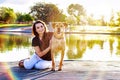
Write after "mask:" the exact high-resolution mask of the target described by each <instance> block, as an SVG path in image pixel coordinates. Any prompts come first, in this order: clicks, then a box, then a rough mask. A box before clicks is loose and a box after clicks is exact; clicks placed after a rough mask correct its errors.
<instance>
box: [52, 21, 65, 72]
mask: <svg viewBox="0 0 120 80" xmlns="http://www.w3.org/2000/svg"><path fill="white" fill-rule="evenodd" d="M52 27H53V29H54V32H53V36H52V39H51V43H52V45H51V57H52V69H51V70H52V71H55V60H54V59H55V53H57V52H61V58H60V63H59V68H58V71H61V70H62V64H63V58H64V52H65V33H64V32H65V28H66V27H67V23H63V22H54V23H52Z"/></svg>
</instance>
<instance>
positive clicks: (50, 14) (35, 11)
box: [30, 2, 65, 23]
mask: <svg viewBox="0 0 120 80" xmlns="http://www.w3.org/2000/svg"><path fill="white" fill-rule="evenodd" d="M30 14H31V15H33V17H34V18H35V19H36V20H37V19H40V20H43V21H44V22H46V23H48V22H55V21H65V15H64V14H62V11H61V10H59V9H58V7H57V6H56V5H54V4H48V3H41V2H39V3H36V4H35V5H34V6H32V7H31V12H30Z"/></svg>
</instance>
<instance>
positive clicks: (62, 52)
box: [58, 50, 64, 71]
mask: <svg viewBox="0 0 120 80" xmlns="http://www.w3.org/2000/svg"><path fill="white" fill-rule="evenodd" d="M63 58H64V50H62V51H61V60H60V63H59V68H58V71H61V70H62V65H63Z"/></svg>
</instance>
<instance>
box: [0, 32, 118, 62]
mask: <svg viewBox="0 0 120 80" xmlns="http://www.w3.org/2000/svg"><path fill="white" fill-rule="evenodd" d="M31 39H32V35H31V34H30V33H29V34H27V33H25V34H22V33H7V34H6V33H0V61H18V60H20V59H24V58H27V57H30V55H31V54H32V53H33V52H34V50H33V49H32V47H31ZM119 44H120V36H119V35H102V34H101V35H100V34H66V53H65V58H64V59H65V60H98V61H110V60H120V45H119ZM56 57H57V58H59V55H58V54H57V55H56Z"/></svg>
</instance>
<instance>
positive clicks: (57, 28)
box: [52, 22, 67, 34]
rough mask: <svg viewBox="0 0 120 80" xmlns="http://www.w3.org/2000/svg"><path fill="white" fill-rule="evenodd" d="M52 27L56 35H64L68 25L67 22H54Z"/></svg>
mask: <svg viewBox="0 0 120 80" xmlns="http://www.w3.org/2000/svg"><path fill="white" fill-rule="evenodd" d="M52 27H53V29H54V33H56V34H63V33H64V32H65V28H66V27H67V23H65V22H53V23H52Z"/></svg>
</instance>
